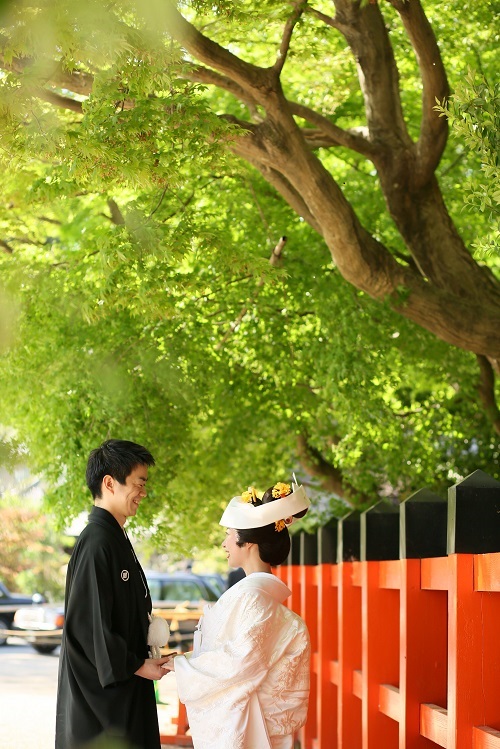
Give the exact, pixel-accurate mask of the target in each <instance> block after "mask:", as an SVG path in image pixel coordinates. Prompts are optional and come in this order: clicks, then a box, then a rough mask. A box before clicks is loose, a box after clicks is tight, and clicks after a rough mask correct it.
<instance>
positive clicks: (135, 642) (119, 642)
mask: <svg viewBox="0 0 500 749" xmlns="http://www.w3.org/2000/svg"><path fill="white" fill-rule="evenodd" d="M150 611H151V597H150V595H149V590H148V587H147V583H146V578H145V576H144V573H143V571H142V569H141V567H140V565H139V562H138V561H137V559H136V557H135V554H134V552H133V549H132V546H131V544H130V542H129V540H128V538H127V537H126V536H125V533H124V531H123V529H122V528H121V526H120V524H119V523H118V522H117V521H116V520H115V518H114V517H113V516H112V515H111V513H109V512H108V511H107V510H104V509H102V508H100V507H94V508H93V509H92V512H91V514H90V515H89V523H88V525H87V526H86V528H85V529H84V530H83V532H82V533H81V535H80V538H79V539H78V541H77V543H76V545H75V548H74V551H73V554H72V556H71V559H70V562H69V566H68V575H67V580H66V601H65V625H64V632H63V639H62V645H61V655H60V662H59V681H58V691H57V715H56V743H55V746H56V749H76V748H77V747H80V746H83V745H85V744H86V743H87V742H89V741H91V740H92V739H94V738H96V737H98V736H103V735H104V736H107V735H109V736H114V737H121V738H122V739H123V740H124V741H125V742H126V743H127V746H129V745H130V747H131V748H132V747H133V749H160V736H159V729H158V713H157V709H156V700H155V694H154V683H153V682H152V681H150V680H149V679H144V678H142V677H140V676H135V675H134V674H135V672H136V671H137V669H138V668H140V667H141V666H142V664H143V663H144V661H145V659H146V658H147V657H148V647H147V631H148V623H149V622H148V613H150Z"/></svg>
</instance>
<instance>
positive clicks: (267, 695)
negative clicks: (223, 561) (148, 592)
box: [163, 483, 310, 749]
mask: <svg viewBox="0 0 500 749" xmlns="http://www.w3.org/2000/svg"><path fill="white" fill-rule="evenodd" d="M309 504H310V503H309V500H308V498H307V496H306V493H305V491H304V488H303V487H302V486H297V485H296V484H293V486H292V487H290V486H289V485H288V484H283V483H278V484H276V485H275V486H273V487H271V488H270V489H268V490H267V491H266V492H265V494H264V495H263V497H262V498H261V499H260V498H258V496H257V492H256V491H255V489H253V487H250V488H249V490H248V491H247V492H243V494H242V495H241V496H238V497H234V498H233V499H231V501H230V502H229V504H228V506H227V507H226V509H225V511H224V514H223V515H222V518H221V520H220V524H221V525H223V526H226V528H227V530H226V536H225V539H224V541H223V542H222V547H223V549H224V550H225V552H226V555H227V559H228V563H229V565H230V566H231V567H242V568H243V570H244V571H245V574H246V577H244V578H243V580H240V581H239V582H238V583H236V585H234V586H232V587H231V588H229V589H228V590H227V591H226V592H225V593H224V594H223V595H222V596H221V598H220V599H219V600H218V601H217V602H216V603H214V604H208V605H207V606H205V609H204V615H203V617H202V618H201V619H200V623H199V625H198V631H197V632H196V633H195V641H194V649H193V652H192V653H188V654H186V655H180V656H177V657H175V658H172V659H171V660H170V661H168V663H165V664H164V665H163V668H165V669H166V670H168V671H171V670H175V674H176V679H177V687H178V691H179V699H180V700H181V702H183V703H184V704H185V705H186V709H187V714H188V719H189V725H190V728H191V734H192V738H193V744H194V747H195V749H292V747H293V742H294V735H295V734H296V732H297V730H298V729H299V728H300V727H301V726H303V725H304V723H305V721H306V716H307V705H308V698H309V661H310V646H309V635H308V632H307V628H306V625H305V623H304V621H303V620H302V619H301V618H300V616H298V615H297V614H295V613H294V612H293V611H291V610H290V609H288V608H286V606H284V605H283V604H284V601H286V599H287V598H288V597H289V596H290V595H291V591H290V590H289V588H288V587H287V586H286V585H285V584H284V583H283V582H281V580H279V579H278V578H277V577H275V576H274V575H273V574H272V573H271V567H274V566H276V565H278V564H281V563H282V562H283V561H284V560H285V559H286V557H287V556H288V553H289V550H290V537H289V534H288V528H287V526H288V525H289V524H290V523H291V522H293V520H294V517H301V516H303V515H304V514H305V512H306V511H307V508H308V507H309Z"/></svg>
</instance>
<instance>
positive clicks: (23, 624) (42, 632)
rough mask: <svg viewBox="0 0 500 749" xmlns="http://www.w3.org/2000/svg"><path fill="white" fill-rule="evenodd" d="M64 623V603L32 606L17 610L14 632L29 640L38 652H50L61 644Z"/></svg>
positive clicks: (17, 635)
mask: <svg viewBox="0 0 500 749" xmlns="http://www.w3.org/2000/svg"><path fill="white" fill-rule="evenodd" d="M63 624H64V607H63V605H62V604H61V605H51V604H41V605H40V606H30V607H27V608H25V609H19V610H18V611H16V613H15V615H14V621H13V626H12V634H13V635H14V634H15V636H16V637H22V638H23V639H24V640H26V642H29V643H30V645H33V647H34V648H35V650H36V651H37V652H38V653H43V654H48V653H53V652H54V650H55V649H56V648H57V647H58V646H59V645H60V644H61V637H62V627H63Z"/></svg>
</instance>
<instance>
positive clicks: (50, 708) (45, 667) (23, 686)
mask: <svg viewBox="0 0 500 749" xmlns="http://www.w3.org/2000/svg"><path fill="white" fill-rule="evenodd" d="M58 654H59V650H56V651H55V653H54V654H53V655H40V654H38V653H36V652H35V651H34V650H33V648H32V647H31V646H29V645H26V644H25V643H24V642H23V641H22V640H16V639H15V638H10V639H9V640H8V641H7V645H5V646H2V647H0V749H53V747H54V723H55V713H56V690H57V669H58V666H59V655H58ZM160 698H161V700H162V702H163V703H164V704H163V705H160V706H159V710H158V712H159V715H160V724H161V725H162V726H163V729H164V730H165V732H166V733H170V732H172V733H173V732H174V730H173V729H172V727H171V726H170V718H171V715H172V713H175V714H176V711H177V706H178V702H177V695H176V690H175V676H174V675H173V674H169V675H168V676H164V677H163V679H162V680H161V682H160ZM167 724H168V726H167Z"/></svg>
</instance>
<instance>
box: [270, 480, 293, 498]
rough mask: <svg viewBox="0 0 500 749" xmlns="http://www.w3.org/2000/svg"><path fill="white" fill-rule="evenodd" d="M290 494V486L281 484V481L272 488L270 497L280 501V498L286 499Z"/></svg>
mask: <svg viewBox="0 0 500 749" xmlns="http://www.w3.org/2000/svg"><path fill="white" fill-rule="evenodd" d="M291 493H292V488H291V486H290V484H283V483H282V482H281V481H278V483H277V484H275V485H274V486H273V491H272V495H273V497H274V499H281V498H282V497H288V495H289V494H291Z"/></svg>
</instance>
